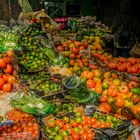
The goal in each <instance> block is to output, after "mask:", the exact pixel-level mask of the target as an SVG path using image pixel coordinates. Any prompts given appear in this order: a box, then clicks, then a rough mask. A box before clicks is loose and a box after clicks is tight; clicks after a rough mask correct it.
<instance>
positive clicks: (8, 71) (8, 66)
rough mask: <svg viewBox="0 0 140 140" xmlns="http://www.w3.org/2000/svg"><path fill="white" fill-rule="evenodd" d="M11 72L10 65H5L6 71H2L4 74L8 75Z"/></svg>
mask: <svg viewBox="0 0 140 140" xmlns="http://www.w3.org/2000/svg"><path fill="white" fill-rule="evenodd" d="M12 70H13V68H12V66H11V65H10V64H7V66H6V69H4V72H5V73H7V74H10V73H12Z"/></svg>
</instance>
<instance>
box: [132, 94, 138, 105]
mask: <svg viewBox="0 0 140 140" xmlns="http://www.w3.org/2000/svg"><path fill="white" fill-rule="evenodd" d="M130 99H131V100H132V102H133V104H137V103H139V102H140V96H139V95H137V94H132V95H131V97H130Z"/></svg>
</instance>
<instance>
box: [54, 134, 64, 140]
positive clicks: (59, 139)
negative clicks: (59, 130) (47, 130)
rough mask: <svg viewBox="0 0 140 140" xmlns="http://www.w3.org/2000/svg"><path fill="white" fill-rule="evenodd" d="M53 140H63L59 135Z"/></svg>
mask: <svg viewBox="0 0 140 140" xmlns="http://www.w3.org/2000/svg"><path fill="white" fill-rule="evenodd" d="M54 140H63V136H61V135H56V136H55V137H54Z"/></svg>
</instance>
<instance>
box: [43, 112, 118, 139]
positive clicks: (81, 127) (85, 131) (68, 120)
mask: <svg viewBox="0 0 140 140" xmlns="http://www.w3.org/2000/svg"><path fill="white" fill-rule="evenodd" d="M108 118H109V117H108ZM112 118H113V119H114V117H112ZM115 121H116V120H115ZM45 126H46V127H45V129H44V132H45V134H46V135H47V136H48V138H52V139H54V140H92V139H94V135H95V134H94V128H107V127H112V122H111V119H110V122H109V121H107V122H105V121H104V122H103V121H102V120H100V119H99V118H98V119H97V117H96V118H95V117H94V116H93V117H89V116H85V115H84V114H83V113H81V112H77V113H75V115H74V116H73V117H68V116H64V117H63V118H61V119H58V118H57V119H56V118H55V117H50V118H49V119H48V120H47V121H46V122H45Z"/></svg>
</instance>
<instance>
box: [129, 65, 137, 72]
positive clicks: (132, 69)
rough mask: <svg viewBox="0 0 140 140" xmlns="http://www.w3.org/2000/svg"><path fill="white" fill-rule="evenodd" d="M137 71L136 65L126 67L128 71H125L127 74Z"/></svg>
mask: <svg viewBox="0 0 140 140" xmlns="http://www.w3.org/2000/svg"><path fill="white" fill-rule="evenodd" d="M137 71H138V67H137V65H134V66H130V67H128V69H127V72H128V73H137Z"/></svg>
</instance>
